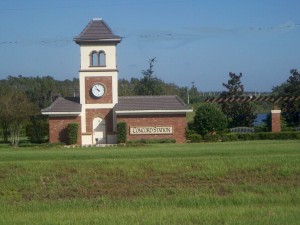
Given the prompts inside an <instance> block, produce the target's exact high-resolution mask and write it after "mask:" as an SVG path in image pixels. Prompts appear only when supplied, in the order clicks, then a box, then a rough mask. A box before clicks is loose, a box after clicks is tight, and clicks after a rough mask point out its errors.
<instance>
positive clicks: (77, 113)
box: [42, 112, 81, 116]
mask: <svg viewBox="0 0 300 225" xmlns="http://www.w3.org/2000/svg"><path fill="white" fill-rule="evenodd" d="M80 113H81V112H42V114H43V115H55V116H65V115H72V116H74V115H78V116H79V115H80Z"/></svg>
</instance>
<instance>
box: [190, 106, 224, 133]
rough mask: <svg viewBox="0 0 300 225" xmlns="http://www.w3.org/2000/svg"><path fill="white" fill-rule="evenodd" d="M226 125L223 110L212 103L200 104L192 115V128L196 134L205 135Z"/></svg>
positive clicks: (222, 128)
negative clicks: (193, 115)
mask: <svg viewBox="0 0 300 225" xmlns="http://www.w3.org/2000/svg"><path fill="white" fill-rule="evenodd" d="M226 127H227V119H226V117H225V115H224V114H223V112H222V111H221V110H220V109H219V108H218V107H217V106H215V105H213V104H202V105H200V106H199V108H198V109H197V111H196V114H195V117H194V129H195V131H196V132H197V133H198V134H201V135H206V134H208V133H213V132H214V131H222V130H224V129H225V128H226Z"/></svg>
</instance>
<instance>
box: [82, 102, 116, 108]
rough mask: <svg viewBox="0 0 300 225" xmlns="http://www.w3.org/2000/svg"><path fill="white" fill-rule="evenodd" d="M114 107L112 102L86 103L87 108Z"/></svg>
mask: <svg viewBox="0 0 300 225" xmlns="http://www.w3.org/2000/svg"><path fill="white" fill-rule="evenodd" d="M114 107H115V104H114V103H110V104H102V103H98V104H84V108H85V109H112V108H114Z"/></svg>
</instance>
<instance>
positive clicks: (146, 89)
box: [135, 57, 163, 95]
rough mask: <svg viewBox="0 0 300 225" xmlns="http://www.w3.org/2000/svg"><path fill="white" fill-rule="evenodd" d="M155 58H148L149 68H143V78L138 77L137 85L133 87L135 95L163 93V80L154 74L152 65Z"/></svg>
mask: <svg viewBox="0 0 300 225" xmlns="http://www.w3.org/2000/svg"><path fill="white" fill-rule="evenodd" d="M155 61H156V58H155V57H154V58H152V59H150V60H149V68H148V69H147V70H143V71H142V74H143V78H141V79H140V82H139V84H138V86H136V88H135V92H136V94H137V95H162V94H163V87H162V85H163V81H162V80H160V79H158V78H157V77H156V76H155V75H154V71H153V66H154V63H155Z"/></svg>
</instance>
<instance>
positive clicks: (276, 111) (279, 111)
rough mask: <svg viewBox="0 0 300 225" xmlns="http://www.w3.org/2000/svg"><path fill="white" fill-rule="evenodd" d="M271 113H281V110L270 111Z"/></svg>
mask: <svg viewBox="0 0 300 225" xmlns="http://www.w3.org/2000/svg"><path fill="white" fill-rule="evenodd" d="M271 113H272V114H273V113H281V110H280V109H276V110H271Z"/></svg>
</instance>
